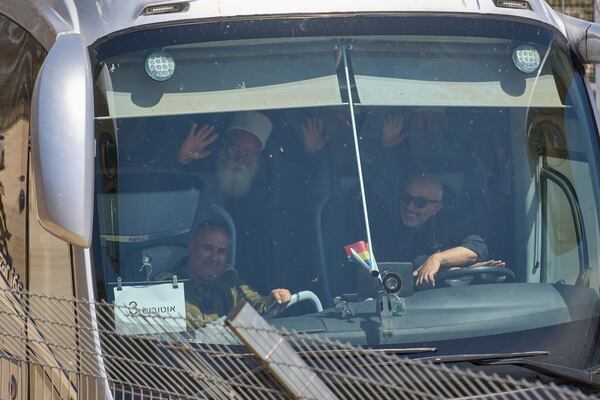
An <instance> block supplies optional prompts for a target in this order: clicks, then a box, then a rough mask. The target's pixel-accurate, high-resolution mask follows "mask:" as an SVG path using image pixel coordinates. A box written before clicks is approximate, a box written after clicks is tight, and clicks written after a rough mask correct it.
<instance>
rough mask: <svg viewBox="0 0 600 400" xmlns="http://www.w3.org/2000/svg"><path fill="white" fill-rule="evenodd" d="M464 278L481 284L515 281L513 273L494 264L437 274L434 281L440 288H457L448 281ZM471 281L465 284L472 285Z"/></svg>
mask: <svg viewBox="0 0 600 400" xmlns="http://www.w3.org/2000/svg"><path fill="white" fill-rule="evenodd" d="M502 263H503V262H502ZM478 264H481V263H478ZM474 265H475V264H474ZM503 265H504V263H503ZM464 277H471V278H472V281H473V280H476V281H480V282H481V283H499V282H512V281H514V280H515V274H514V272H512V271H511V270H510V269H508V268H505V267H504V266H496V265H494V264H492V265H489V264H483V265H476V266H470V267H465V268H460V269H452V270H448V271H444V272H440V273H438V274H437V277H436V280H437V281H438V282H440V283H441V286H457V285H452V284H451V283H450V282H449V281H451V280H452V279H455V280H460V279H461V278H464ZM490 277H492V278H493V281H491V279H490ZM472 281H470V282H468V283H467V284H470V283H472Z"/></svg>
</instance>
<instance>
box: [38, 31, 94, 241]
mask: <svg viewBox="0 0 600 400" xmlns="http://www.w3.org/2000/svg"><path fill="white" fill-rule="evenodd" d="M92 91H93V85H92V75H91V68H90V60H89V55H88V50H87V47H86V45H85V41H84V40H83V38H82V37H81V35H79V34H77V33H66V34H62V35H59V36H58V38H57V40H56V42H55V43H54V46H53V47H52V48H51V49H50V52H49V53H48V56H47V57H46V60H45V61H44V64H43V65H42V68H41V70H40V73H39V74H38V77H37V81H36V84H35V90H34V94H33V105H32V118H31V155H32V165H33V179H34V183H35V195H36V201H37V206H38V211H39V218H40V223H41V224H42V226H43V227H44V228H45V229H46V230H48V231H49V232H50V233H52V234H53V235H55V236H57V237H59V238H61V239H63V240H65V241H67V242H69V243H71V244H74V245H78V246H82V247H89V245H90V242H91V234H92V215H93V212H92V208H93V189H94V171H93V168H94V118H93V117H94V107H93V92H92Z"/></svg>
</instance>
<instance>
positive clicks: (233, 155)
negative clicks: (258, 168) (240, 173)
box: [225, 143, 258, 165]
mask: <svg viewBox="0 0 600 400" xmlns="http://www.w3.org/2000/svg"><path fill="white" fill-rule="evenodd" d="M225 151H226V152H227V156H228V157H229V158H230V159H234V160H238V159H239V160H240V161H241V162H243V163H244V164H246V165H250V164H252V163H254V162H256V160H257V159H258V154H256V153H253V152H251V151H247V150H244V149H242V148H241V147H238V146H236V145H234V144H229V143H225Z"/></svg>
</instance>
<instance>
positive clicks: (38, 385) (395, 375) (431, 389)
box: [0, 290, 594, 399]
mask: <svg viewBox="0 0 600 400" xmlns="http://www.w3.org/2000/svg"><path fill="white" fill-rule="evenodd" d="M119 313H121V314H122V315H125V316H129V317H130V318H131V319H132V321H131V322H132V323H138V324H140V323H141V324H142V326H144V327H145V328H144V329H145V331H144V332H142V333H138V334H136V335H131V334H127V333H123V332H121V331H119V329H115V320H116V319H115V316H116V315H117V314H119ZM174 319H175V320H178V321H177V322H178V323H179V324H181V325H182V326H183V328H182V329H181V330H180V331H176V330H177V329H174V328H173V326H176V325H177V324H173V322H174V321H173V320H174ZM134 320H135V321H134ZM140 321H141V322H140ZM398 353H402V351H401V349H400V350H399V349H396V351H394V352H391V351H389V350H378V349H367V348H359V347H354V346H351V345H348V344H343V343H340V342H337V341H333V340H330V339H327V338H326V337H323V336H318V335H310V334H302V333H296V332H288V331H285V330H282V329H276V328H274V327H273V326H271V325H269V324H268V323H267V322H266V321H265V320H264V319H262V318H261V317H260V316H259V315H258V314H256V313H255V312H254V310H252V309H251V307H249V306H247V305H246V306H244V307H243V308H240V309H239V310H236V311H235V315H233V314H232V315H230V317H228V318H227V319H222V320H219V321H215V322H212V323H205V322H203V321H199V320H194V319H192V318H189V317H188V318H183V317H182V318H163V317H160V316H159V315H158V314H153V313H150V312H148V310H140V309H135V308H131V307H116V306H114V305H111V304H106V303H93V302H87V301H82V300H75V299H65V298H58V297H52V296H45V295H38V294H30V293H25V292H15V291H8V290H3V291H0V355H1V357H0V397H1V398H3V399H4V398H8V399H12V398H30V399H101V398H116V399H288V398H302V399H312V398H314V399H327V398H331V399H355V398H378V399H445V398H463V399H464V398H478V399H481V398H503V399H584V398H591V397H593V396H594V394H593V393H589V392H588V393H583V392H582V391H580V390H579V389H576V388H575V387H573V386H565V385H560V386H559V385H557V384H554V383H552V382H549V383H540V382H537V381H536V382H532V381H525V380H519V379H514V378H511V377H509V376H499V375H493V374H485V373H483V372H481V371H478V372H476V371H472V370H468V369H463V368H460V369H459V368H456V367H449V366H445V365H438V364H432V363H429V362H421V361H418V360H410V359H408V358H405V357H403V356H402V355H399V354H398Z"/></svg>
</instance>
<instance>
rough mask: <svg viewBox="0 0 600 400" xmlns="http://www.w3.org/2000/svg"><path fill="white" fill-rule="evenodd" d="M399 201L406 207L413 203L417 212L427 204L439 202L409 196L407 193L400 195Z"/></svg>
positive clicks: (437, 201)
mask: <svg viewBox="0 0 600 400" xmlns="http://www.w3.org/2000/svg"><path fill="white" fill-rule="evenodd" d="M400 201H401V202H402V203H404V204H405V205H407V206H408V205H410V203H413V204H414V205H415V207H417V208H418V209H419V210H422V209H424V208H425V207H427V205H428V204H434V203H439V202H440V201H439V200H429V199H425V198H423V197H415V196H411V195H410V194H408V193H403V194H402V195H400Z"/></svg>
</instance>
